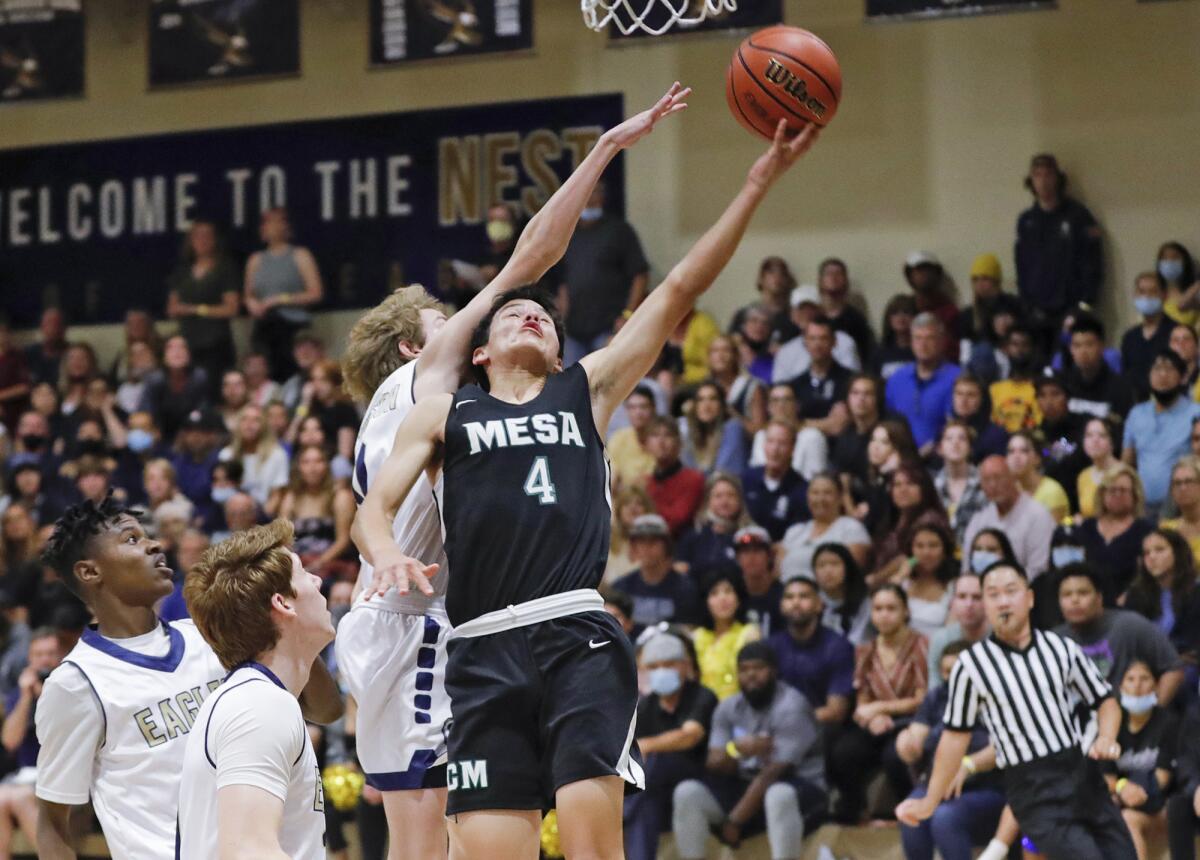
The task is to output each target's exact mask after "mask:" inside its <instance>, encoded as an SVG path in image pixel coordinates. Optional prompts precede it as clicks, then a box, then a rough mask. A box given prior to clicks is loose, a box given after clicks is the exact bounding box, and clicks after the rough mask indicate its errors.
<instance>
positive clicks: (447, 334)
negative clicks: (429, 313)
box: [416, 81, 691, 399]
mask: <svg viewBox="0 0 1200 860" xmlns="http://www.w3.org/2000/svg"><path fill="white" fill-rule="evenodd" d="M690 93H691V89H690V88H687V89H685V88H684V87H682V86H681V85H680V84H679V82H678V81H676V82H675V83H674V84H672V85H671V88H670V89H669V90H667V92H666V94H665V95H664V96H663V97H662V98H661V99H659V100H658V101H657V102H656V103H655V104H654V106H653V107H651V108H649V109H647V110H644V111H642V112H641V113H639V114H636V115H634V116H632V117H630V118H629V119H627V120H625V122H623V123H621V124H620V125H618V126H614V127H613V128H611V129H609V130H608V131H606V132H605V133H604V134H602V135H601V136H600V139H599V140H598V141H596V144H595V146H593V147H592V149H591V152H589V153H588V154H587V157H586V158H584V160H583V161H582V162H580V164H579V166H578V167H576V168H575V170H574V172H572V173H571V175H570V176H569V177H567V181H566V182H564V183H563V184H562V185H561V186H560V187H559V189H558V190H557V191H555V192H554V194H553V195H551V197H550V199H549V200H547V201H546V203H545V205H544V206H542V208H541V209H540V210H539V211H538V213H537V214H536V215H534V216H533V218H532V219H530V221H529V223H528V224H527V225H526V226H525V229H524V230H522V231H521V238H520V239H518V240H517V246H516V248H514V249H513V255H512V257H511V258H509V261H508V263H506V264H505V266H504V268H503V269H501V270H500V273H499V274H498V275H496V277H495V278H493V279H492V281H491V282H490V283H489V284H488V285H487V286H486V287H484V288H483V289H482V290H480V292H479V293H478V294H477V295H476V296H475V297H474V298H472V299H471V301H470V303H469V304H468V305H467V306H466V307H465V308H463V309H462V310H461V311H459V312H458V313H456V314H455V315H454V316H452V317H451V318H450V319H449V320H447V321H446V324H445V327H443V328H442V330H441V331H440V332H438V336H437V337H436V338H434V339H433V340H432V341H431V342H430V343H429V344H428V345H427V346H426V347H425V348H424V349H423V350H422V351H421V355H420V358H418V359H417V382H416V395H417V398H418V399H419V398H421V397H424V396H425V395H427V394H437V393H439V392H447V391H454V390H455V389H456V388H457V387H458V383H459V379H460V377H461V375H462V372H463V370H464V369H465V368H466V366H467V362H468V361H469V359H470V357H469V355H468V353H469V350H468V345H469V344H470V341H471V333H472V332H473V331H474V330H475V326H477V325H479V321H480V320H481V319H483V318H484V316H485V315H486V314H487V312H488V310H489V309H490V308H491V306H492V302H493V301H495V298H496V296H498V295H500V294H501V293H504V292H507V291H508V290H511V289H514V288H516V287H520V286H523V285H525V284H528V283H531V282H533V281H536V280H538V279H539V278H541V277H542V275H544V274H546V272H547V271H549V269H550V267H551V266H553V265H554V264H555V263H557V262H558V261H559V260H561V259H562V256H563V254H565V253H566V252H567V245H568V244H569V243H570V241H571V236H572V234H573V233H574V232H575V227H576V225H577V224H578V223H579V214H580V213H581V212H582V211H583V207H584V206H585V205H586V204H587V201H588V198H589V197H591V195H592V190H593V189H594V188H595V187H596V183H597V182H599V181H600V177H601V175H602V174H603V173H604V170H605V168H606V167H608V165H609V162H611V161H612V160H613V158H614V157H616V155H617V153H618V152H620V151H621V150H623V149H627V148H629V147H630V146H633V144H635V143H637V142H638V141H639V140H641V139H642V138H643V137H645V136H646V135H648V134H649V133H650V132H651V131H653V130H654V126H655V125H656V124H657V123H658V121H659V120H660V119H662V118H663V117H667V116H670V115H671V114H673V113H678V112H679V111H681V110H684V109H685V108H686V107H687V103H686V101H685V99H687V97H688V95H689V94H690Z"/></svg>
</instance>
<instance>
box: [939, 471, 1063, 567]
mask: <svg viewBox="0 0 1200 860" xmlns="http://www.w3.org/2000/svg"><path fill="white" fill-rule="evenodd" d="M979 482H980V484H981V485H982V486H983V494H984V495H985V496H987V497H988V505H987V507H985V508H984V509H983V510H981V511H980V512H979V513H977V514H976V515H975V516H973V517H971V522H970V523H968V524H967V531H966V534H964V535H963V542H962V545H963V546H964V547H969V546H974V542H975V535H977V534H978V533H979V532H980V531H982V530H983V529H998V530H1000V531H1001V532H1003V533H1004V534H1006V535H1008V537H1009V540H1010V542H1011V543H1012V548H1013V556H1014V558H1015V560H1016V561H1017V563H1018V564H1020V565H1021V567H1022V568H1024V569H1025V570H1026V571H1028V574H1029V578H1030V580H1034V579H1036V578H1037V577H1038V576H1039V575H1040V574H1041V573H1043V572H1044V571H1045V570H1046V568H1047V567H1049V565H1050V541H1051V539H1052V538H1053V536H1054V528H1055V523H1054V518H1053V517H1052V516H1050V512H1049V511H1047V510H1046V509H1045V508H1044V507H1042V506H1041V505H1039V504H1038V503H1037V502H1035V501H1034V500H1033V497H1032V496H1030V495H1029V494H1028V493H1026V492H1025V491H1024V490H1022V489H1021V487H1020V486H1019V485H1018V484H1017V479H1016V477H1015V476H1014V475H1013V473H1012V472H1011V471H1010V470H1009V468H1008V463H1007V462H1006V461H1005V459H1004V457H1001V456H998V455H993V456H991V457H988V458H987V459H986V460H984V461H983V463H981V464H980V466H979ZM970 569H971V568H970V555H969V554H966V555H964V557H963V571H964V572H967V571H970Z"/></svg>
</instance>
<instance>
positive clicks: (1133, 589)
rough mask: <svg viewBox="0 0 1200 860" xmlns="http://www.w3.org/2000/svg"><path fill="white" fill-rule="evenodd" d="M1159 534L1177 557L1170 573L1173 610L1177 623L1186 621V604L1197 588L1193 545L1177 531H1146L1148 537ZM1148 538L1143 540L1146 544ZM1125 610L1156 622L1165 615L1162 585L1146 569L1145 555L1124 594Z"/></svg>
mask: <svg viewBox="0 0 1200 860" xmlns="http://www.w3.org/2000/svg"><path fill="white" fill-rule="evenodd" d="M1150 535H1158V536H1159V537H1161V538H1162V539H1163V540H1165V541H1166V542H1167V543H1168V544H1170V546H1171V552H1172V553H1173V554H1174V556H1175V568H1174V570H1172V571H1171V607H1172V609H1173V610H1174V612H1175V618H1176V623H1178V622H1179V621H1181V620H1182V619H1183V609H1184V604H1185V602H1186V601H1187V599H1188V598H1189V597H1190V596H1191V594H1192V592H1193V591H1194V590H1195V587H1196V562H1195V559H1194V558H1193V556H1192V549H1191V545H1190V544H1189V543H1188V541H1187V538H1185V537H1184V536H1183V535H1181V534H1180V533H1179V532H1177V531H1175V530H1174V529H1164V528H1156V529H1154V530H1153V531H1150V532H1147V533H1146V537H1150ZM1145 540H1146V538H1142V542H1143V543H1145ZM1125 608H1126V609H1132V610H1133V611H1134V612H1136V613H1138V614H1139V615H1142V616H1144V617H1146V618H1149V619H1150V620H1151V621H1157V620H1158V618H1159V617H1160V616H1161V615H1162V586H1161V585H1159V584H1158V580H1157V579H1155V578H1154V576H1153V575H1152V574H1151V573H1150V571H1148V570H1146V562H1145V559H1144V557H1143V554H1142V553H1140V552H1139V553H1138V562H1137V572H1136V573H1134V575H1133V581H1132V582H1131V583H1130V584H1129V591H1128V592H1127V593H1126V595H1125Z"/></svg>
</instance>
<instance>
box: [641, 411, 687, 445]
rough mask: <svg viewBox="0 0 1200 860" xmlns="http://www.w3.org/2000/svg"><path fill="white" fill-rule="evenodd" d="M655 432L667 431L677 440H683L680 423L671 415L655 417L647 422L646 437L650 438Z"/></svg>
mask: <svg viewBox="0 0 1200 860" xmlns="http://www.w3.org/2000/svg"><path fill="white" fill-rule="evenodd" d="M655 430H666V431H667V433H668V434H669V435H671V436H674V437H675V438H676V439H682V438H683V434H682V433H680V432H679V423H678V421H677V420H676V419H674V418H672V417H671V416H670V415H655V416H654V417H653V418H651V419H650V420H649V421H648V422H646V435H647V436H649V435H650V434H651V433H653V432H654V431H655Z"/></svg>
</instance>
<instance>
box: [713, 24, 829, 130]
mask: <svg viewBox="0 0 1200 860" xmlns="http://www.w3.org/2000/svg"><path fill="white" fill-rule="evenodd" d="M725 97H726V99H727V100H728V101H729V109H730V110H731V111H732V112H733V115H734V116H735V117H736V118H737V121H738V122H740V123H741V124H742V125H743V126H745V127H746V128H747V129H749V130H750V131H752V132H754V133H755V134H760V135H762V136H763V137H765V138H767V139H768V140H770V139H772V138H774V137H775V127H776V126H777V125H778V124H779V120H780V119H786V120H787V123H788V136H789V137H790V136H792V135H794V134H798V133H799V131H800V129H802V128H803V127H804V125H805V124H806V123H809V122H815V123H816V124H817V125H819V126H821V127H822V128H824V127H825V126H826V125H828V124H829V121H830V120H831V119H833V115H834V114H835V113H837V109H838V102H839V101H841V98H842V69H841V67H840V66H839V65H838V61H837V57H835V56H834V55H833V51H832V50H830V48H829V46H828V45H826V44H825V43H824V42H823V41H822V40H821V39H819V38H817V37H816V36H814V35H813V34H812V33H810V32H808V30H802V29H800V28H799V27H785V26H783V25H782V24H780V25H778V26H775V27H767V28H766V29H765V30H759V31H758V32H757V33H752V34H751V35H750V36H748V37H747V38H746V40H745V41H744V42H742V44H741V45H740V46H739V47H738V49H737V53H735V54H734V55H733V59H732V60H731V61H730V62H729V75H728V83H727V85H726V87H725Z"/></svg>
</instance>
